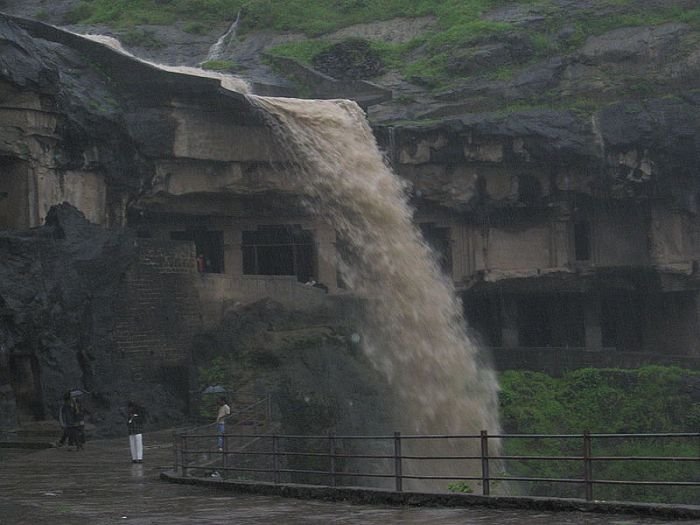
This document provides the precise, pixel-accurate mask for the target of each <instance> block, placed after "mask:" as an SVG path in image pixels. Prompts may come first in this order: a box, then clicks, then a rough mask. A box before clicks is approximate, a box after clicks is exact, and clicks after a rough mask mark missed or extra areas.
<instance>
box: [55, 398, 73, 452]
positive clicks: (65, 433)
mask: <svg viewBox="0 0 700 525" xmlns="http://www.w3.org/2000/svg"><path fill="white" fill-rule="evenodd" d="M66 402H68V403H70V393H68V392H66V393H65V394H64V395H63V404H62V405H61V406H60V407H59V409H58V422H59V423H60V424H61V429H62V430H63V433H62V434H61V439H59V440H58V446H59V447H62V446H63V445H65V443H66V441H68V444H69V445H70V444H71V443H70V439H69V437H70V436H69V434H70V432H69V430H68V425H66V421H65V418H64V417H63V415H64V407H65V406H66Z"/></svg>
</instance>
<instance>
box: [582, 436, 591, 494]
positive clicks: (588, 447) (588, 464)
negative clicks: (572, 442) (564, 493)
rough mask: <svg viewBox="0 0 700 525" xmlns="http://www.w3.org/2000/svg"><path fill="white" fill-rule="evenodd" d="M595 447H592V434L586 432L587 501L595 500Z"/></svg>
mask: <svg viewBox="0 0 700 525" xmlns="http://www.w3.org/2000/svg"><path fill="white" fill-rule="evenodd" d="M592 451H593V447H592V446H591V433H590V432H589V431H588V430H586V431H585V432H584V433H583V483H584V487H585V489H586V501H592V500H593V461H592V459H591V457H592Z"/></svg>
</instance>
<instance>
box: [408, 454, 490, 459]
mask: <svg viewBox="0 0 700 525" xmlns="http://www.w3.org/2000/svg"><path fill="white" fill-rule="evenodd" d="M401 459H415V460H424V459H430V460H432V459H441V460H442V459H455V460H456V459H463V460H473V459H481V456H409V455H405V454H403V455H402V456H401ZM489 459H496V457H495V456H489Z"/></svg>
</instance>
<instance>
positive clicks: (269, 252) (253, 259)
mask: <svg viewBox="0 0 700 525" xmlns="http://www.w3.org/2000/svg"><path fill="white" fill-rule="evenodd" d="M242 241H243V242H242V249H243V274H244V275H294V276H296V278H297V280H298V281H299V282H307V281H308V280H309V279H311V278H312V277H313V276H314V274H315V253H314V242H313V233H312V232H311V231H309V230H304V229H302V227H301V226H300V225H299V224H287V225H261V226H259V227H258V229H257V230H253V231H244V232H243V238H242Z"/></svg>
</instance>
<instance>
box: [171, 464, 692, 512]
mask: <svg viewBox="0 0 700 525" xmlns="http://www.w3.org/2000/svg"><path fill="white" fill-rule="evenodd" d="M160 478H161V479H162V480H164V481H168V482H170V483H180V484H184V485H200V486H207V487H212V488H216V489H220V490H230V491H233V492H241V493H248V494H260V495H265V496H282V497H287V498H298V499H316V500H321V501H345V502H350V503H357V504H365V505H369V504H371V505H410V506H416V507H472V506H474V507H490V508H497V509H528V510H547V511H566V512H572V511H575V512H596V513H601V514H633V515H638V516H654V517H661V518H669V519H700V506H698V505H663V504H651V503H624V502H614V501H590V502H589V501H584V500H580V499H564V498H534V497H523V496H520V497H513V496H478V495H474V494H431V493H423V492H395V491H390V490H382V489H365V488H356V487H324V486H319V485H287V484H278V485H276V484H273V483H264V482H257V483H252V482H248V483H246V482H241V481H227V480H222V479H210V478H194V477H184V476H178V475H177V474H175V473H173V472H162V473H161V475H160Z"/></svg>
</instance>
